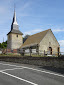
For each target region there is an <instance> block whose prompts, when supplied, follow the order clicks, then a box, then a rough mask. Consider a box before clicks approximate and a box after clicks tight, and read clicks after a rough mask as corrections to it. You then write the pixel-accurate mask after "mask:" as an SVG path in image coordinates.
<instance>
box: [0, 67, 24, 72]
mask: <svg viewBox="0 0 64 85" xmlns="http://www.w3.org/2000/svg"><path fill="white" fill-rule="evenodd" d="M16 69H23V68H13V69H4V70H0V72H1V71H9V70H16Z"/></svg>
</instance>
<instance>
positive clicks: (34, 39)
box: [20, 29, 51, 48]
mask: <svg viewBox="0 0 64 85" xmlns="http://www.w3.org/2000/svg"><path fill="white" fill-rule="evenodd" d="M49 30H51V29H48V30H45V31H42V32H39V33H37V34H34V35H31V36H29V37H28V39H27V40H26V41H25V42H24V44H23V45H22V46H21V47H20V48H24V47H26V46H27V47H28V46H32V45H36V44H39V43H40V41H41V40H42V39H43V38H44V36H45V35H46V34H47V32H48V31H49Z"/></svg>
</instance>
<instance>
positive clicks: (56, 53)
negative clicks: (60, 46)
mask: <svg viewBox="0 0 64 85" xmlns="http://www.w3.org/2000/svg"><path fill="white" fill-rule="evenodd" d="M19 53H21V54H24V55H29V56H36V55H38V56H61V55H64V52H54V51H45V50H44V51H42V50H39V51H36V50H32V51H31V52H30V51H29V50H25V51H23V50H21V51H19Z"/></svg>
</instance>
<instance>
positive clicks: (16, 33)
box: [7, 11, 60, 55]
mask: <svg viewBox="0 0 64 85" xmlns="http://www.w3.org/2000/svg"><path fill="white" fill-rule="evenodd" d="M22 35H23V33H22V32H20V30H19V25H18V23H17V21H16V13H15V11H14V16H13V21H12V24H11V31H10V32H9V33H8V34H7V36H8V40H7V48H8V49H11V50H13V49H20V50H21V49H23V51H24V52H25V51H26V50H29V52H30V53H32V52H33V50H35V51H36V53H38V54H39V52H40V51H41V52H43V53H44V54H47V52H48V54H50V55H52V54H54V53H55V54H58V52H60V45H59V43H58V41H57V40H56V38H55V36H54V34H53V32H52V31H51V29H48V30H45V31H42V32H39V33H37V34H34V35H31V36H29V37H28V38H27V40H26V41H25V42H24V43H23V37H22Z"/></svg>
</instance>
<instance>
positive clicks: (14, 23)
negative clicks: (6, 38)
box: [11, 8, 19, 30]
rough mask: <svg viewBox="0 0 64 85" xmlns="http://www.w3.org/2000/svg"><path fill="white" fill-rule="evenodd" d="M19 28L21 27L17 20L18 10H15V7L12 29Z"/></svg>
mask: <svg viewBox="0 0 64 85" xmlns="http://www.w3.org/2000/svg"><path fill="white" fill-rule="evenodd" d="M13 29H14V30H19V27H18V23H17V20H16V12H15V8H14V15H13V20H12V25H11V30H13Z"/></svg>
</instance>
